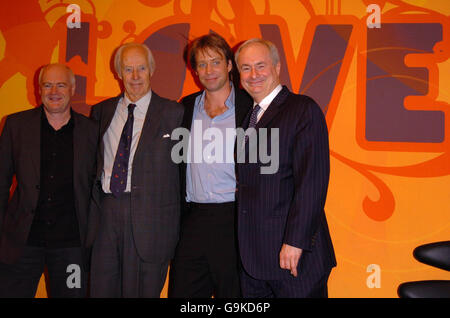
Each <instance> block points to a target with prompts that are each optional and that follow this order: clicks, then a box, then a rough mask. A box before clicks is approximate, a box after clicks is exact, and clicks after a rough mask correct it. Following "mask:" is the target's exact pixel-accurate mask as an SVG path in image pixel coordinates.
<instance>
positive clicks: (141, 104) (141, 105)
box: [122, 90, 152, 114]
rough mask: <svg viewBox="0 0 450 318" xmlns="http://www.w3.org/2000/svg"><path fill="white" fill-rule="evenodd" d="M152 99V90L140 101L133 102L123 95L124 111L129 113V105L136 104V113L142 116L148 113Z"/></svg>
mask: <svg viewBox="0 0 450 318" xmlns="http://www.w3.org/2000/svg"><path fill="white" fill-rule="evenodd" d="M151 98H152V90H149V91H148V93H147V94H145V95H144V96H142V97H141V98H140V99H139V100H137V101H135V102H132V101H130V99H129V98H128V96H127V94H125V93H124V94H123V98H122V107H123V110H124V111H128V109H127V108H128V105H129V104H135V105H136V108H135V109H134V112H136V111H138V112H139V113H141V114H145V113H146V112H147V109H148V106H149V104H150V100H151Z"/></svg>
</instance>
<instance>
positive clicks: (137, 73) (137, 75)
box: [131, 68, 139, 79]
mask: <svg viewBox="0 0 450 318" xmlns="http://www.w3.org/2000/svg"><path fill="white" fill-rule="evenodd" d="M131 76H132V77H133V79H138V78H139V71H138V69H136V68H135V69H133V73H132V74H131Z"/></svg>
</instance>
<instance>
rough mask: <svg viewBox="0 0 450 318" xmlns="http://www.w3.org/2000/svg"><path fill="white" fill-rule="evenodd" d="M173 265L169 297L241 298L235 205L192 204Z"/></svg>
mask: <svg viewBox="0 0 450 318" xmlns="http://www.w3.org/2000/svg"><path fill="white" fill-rule="evenodd" d="M189 205H190V211H189V213H188V215H187V216H186V217H185V219H184V220H183V223H182V226H181V234H180V241H179V243H178V246H177V249H176V252H175V257H174V260H173V261H172V264H171V266H170V275H169V297H171V298H197V297H211V296H213V295H214V297H216V298H225V297H226V298H230V297H240V295H241V292H240V286H239V271H238V258H237V245H236V239H235V222H234V220H235V211H236V210H235V203H234V202H227V203H205V204H200V203H190V204H189Z"/></svg>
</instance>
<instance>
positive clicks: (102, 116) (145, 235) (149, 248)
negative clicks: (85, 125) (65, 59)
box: [88, 92, 183, 263]
mask: <svg viewBox="0 0 450 318" xmlns="http://www.w3.org/2000/svg"><path fill="white" fill-rule="evenodd" d="M121 97H122V95H120V96H117V97H114V98H110V99H108V100H105V101H103V102H101V103H99V104H97V105H94V106H93V107H92V112H91V118H93V119H95V120H97V121H98V123H99V129H100V141H99V147H98V152H97V160H98V169H97V177H96V186H95V190H94V191H96V195H95V196H94V199H93V200H94V201H95V204H93V207H94V206H97V211H96V212H93V213H92V218H91V220H90V221H89V222H90V225H89V238H88V245H92V244H93V242H94V241H95V236H96V233H97V229H98V226H99V224H100V222H101V218H100V211H101V192H102V190H101V184H100V178H101V175H102V171H103V164H104V158H103V155H104V144H103V136H104V134H105V132H106V131H107V129H108V127H109V125H110V124H111V120H112V118H113V116H114V112H115V110H116V107H117V104H118V101H119V100H120V98H121ZM182 118H183V107H182V106H181V105H180V104H178V103H177V102H175V101H171V100H168V99H165V98H162V97H160V96H158V95H157V94H156V93H155V92H152V97H151V100H150V105H149V107H148V110H147V114H146V117H145V121H144V126H143V128H142V133H141V137H140V139H139V143H138V146H137V149H136V153H135V155H134V160H133V163H132V165H133V170H132V171H133V173H132V176H131V219H132V230H133V237H134V241H135V244H136V248H137V252H138V254H139V256H140V257H141V258H142V259H143V260H144V261H146V262H153V263H156V262H165V261H168V260H170V259H171V258H172V257H173V253H174V250H175V246H176V243H177V242H178V234H179V222H180V182H179V170H178V167H177V165H176V164H175V163H174V162H173V161H172V159H171V151H172V147H173V145H175V143H176V142H177V141H174V140H171V138H170V137H169V138H167V137H166V138H164V137H163V136H165V135H167V134H169V135H171V134H172V131H173V130H174V129H175V128H178V127H179V126H180V124H181V120H182Z"/></svg>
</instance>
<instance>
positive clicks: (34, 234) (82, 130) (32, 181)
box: [0, 64, 98, 297]
mask: <svg viewBox="0 0 450 318" xmlns="http://www.w3.org/2000/svg"><path fill="white" fill-rule="evenodd" d="M39 92H40V94H41V97H42V103H43V105H41V106H40V107H37V108H34V109H31V110H27V111H23V112H19V113H16V114H12V115H10V116H8V117H7V119H6V122H5V126H4V128H3V132H2V135H1V137H0V297H34V295H35V293H36V289H37V286H38V283H39V279H40V277H41V275H42V273H43V272H44V267H47V270H48V276H49V277H48V278H49V279H48V281H49V286H47V287H49V288H48V290H49V296H50V297H85V296H86V290H87V286H86V283H87V274H86V265H87V261H88V257H87V254H88V253H87V251H86V249H85V248H83V246H84V243H85V236H86V231H87V220H88V211H89V202H90V197H91V189H92V184H93V180H94V176H95V158H96V156H95V154H96V150H97V139H98V129H97V125H96V124H95V122H94V121H91V120H90V119H88V118H86V117H85V116H83V115H80V114H78V113H76V112H74V111H73V110H71V107H70V99H71V97H72V96H73V95H74V92H75V76H74V74H73V72H72V71H71V70H70V69H69V68H68V67H66V66H65V65H61V64H50V65H47V66H44V67H43V68H42V69H41V72H40V75H39ZM14 176H15V178H16V180H17V186H16V188H15V190H14V193H13V195H12V197H11V199H10V200H9V196H10V187H11V184H12V183H13V177H14Z"/></svg>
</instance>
